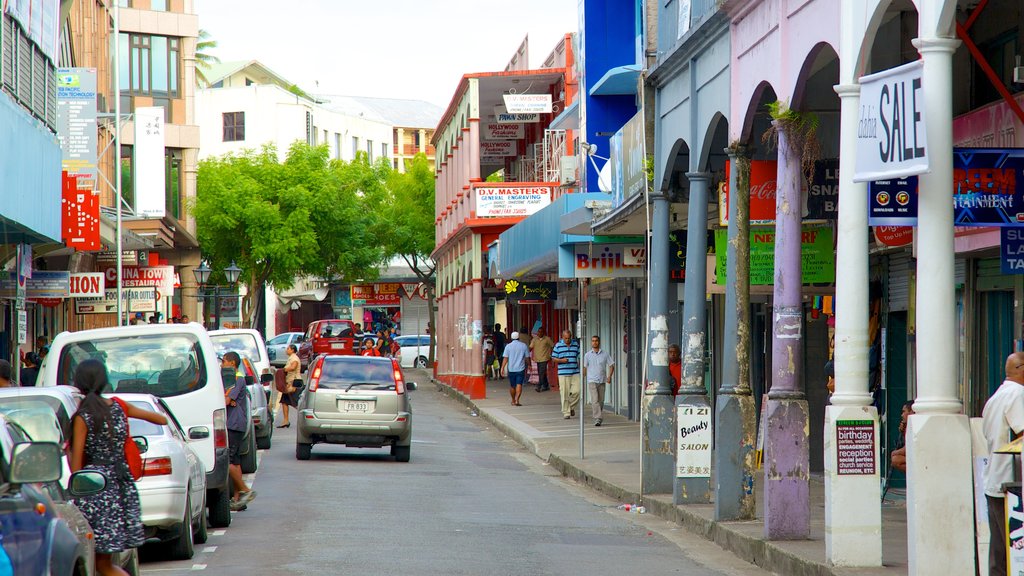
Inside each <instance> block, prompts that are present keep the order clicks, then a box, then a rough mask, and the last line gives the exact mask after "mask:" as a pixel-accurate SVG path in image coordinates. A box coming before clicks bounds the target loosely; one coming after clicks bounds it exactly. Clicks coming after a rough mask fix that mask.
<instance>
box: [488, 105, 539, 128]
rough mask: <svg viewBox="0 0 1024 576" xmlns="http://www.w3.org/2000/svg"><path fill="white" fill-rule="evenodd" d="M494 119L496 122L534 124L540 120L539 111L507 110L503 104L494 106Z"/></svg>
mask: <svg viewBox="0 0 1024 576" xmlns="http://www.w3.org/2000/svg"><path fill="white" fill-rule="evenodd" d="M494 121H495V122H497V123H498V124H536V123H538V122H540V113H539V112H509V111H508V110H506V109H505V107H504V106H495V107H494Z"/></svg>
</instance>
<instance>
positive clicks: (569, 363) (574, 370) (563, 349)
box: [551, 330, 580, 420]
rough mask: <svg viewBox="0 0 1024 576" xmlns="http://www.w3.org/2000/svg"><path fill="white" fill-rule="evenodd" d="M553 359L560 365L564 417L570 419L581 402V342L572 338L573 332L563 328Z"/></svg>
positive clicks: (560, 389)
mask: <svg viewBox="0 0 1024 576" xmlns="http://www.w3.org/2000/svg"><path fill="white" fill-rule="evenodd" d="M551 360H552V361H554V363H555V364H557V365H558V390H559V394H561V396H562V417H563V418H565V419H566V420H568V419H569V418H572V417H573V416H575V415H576V406H577V405H578V404H579V402H580V343H579V342H578V341H576V340H573V339H572V332H569V331H568V330H562V339H561V340H559V341H558V344H555V348H554V349H553V350H552V351H551Z"/></svg>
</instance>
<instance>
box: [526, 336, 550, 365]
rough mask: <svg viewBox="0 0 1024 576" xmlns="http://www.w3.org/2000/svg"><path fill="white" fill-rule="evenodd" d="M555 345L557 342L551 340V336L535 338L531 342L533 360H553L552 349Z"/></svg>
mask: <svg viewBox="0 0 1024 576" xmlns="http://www.w3.org/2000/svg"><path fill="white" fill-rule="evenodd" d="M554 347H555V343H554V341H552V340H551V337H550V336H543V337H537V338H534V339H533V341H532V342H530V349H531V350H533V361H534V362H547V361H548V360H551V349H552V348H554Z"/></svg>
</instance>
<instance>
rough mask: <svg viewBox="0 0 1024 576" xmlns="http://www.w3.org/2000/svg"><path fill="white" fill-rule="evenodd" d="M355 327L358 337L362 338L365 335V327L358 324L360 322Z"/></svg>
mask: <svg viewBox="0 0 1024 576" xmlns="http://www.w3.org/2000/svg"><path fill="white" fill-rule="evenodd" d="M355 327H356V330H355V332H356V336H362V334H363V325H362V324H360V323H358V322H356V324H355Z"/></svg>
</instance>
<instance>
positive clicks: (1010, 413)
mask: <svg viewBox="0 0 1024 576" xmlns="http://www.w3.org/2000/svg"><path fill="white" fill-rule="evenodd" d="M1022 369H1024V352H1014V353H1012V354H1010V355H1009V356H1008V357H1007V358H1006V379H1005V380H1003V383H1002V385H1000V386H999V388H998V389H996V392H995V394H993V395H992V397H991V398H989V399H988V402H986V403H985V408H984V410H982V412H981V418H982V430H983V431H984V432H985V441H986V443H987V444H988V451H989V458H988V466H987V467H986V468H985V501H986V502H988V526H989V532H990V534H991V538H989V549H988V566H989V569H988V573H989V574H1006V539H1007V534H1006V502H1005V499H1006V498H1005V496H1006V495H1005V494H1004V493H1003V484H1004V483H1008V482H1013V481H1014V474H1013V455H1012V454H996V453H995V452H996V450H999V449H1000V448H1002V447H1003V446H1005V445H1006V444H1007V443H1008V442H1010V441H1011V440H1013V439H1014V438H1016V437H1017V436H1019V435H1020V434H1021V432H1024V370H1022Z"/></svg>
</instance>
